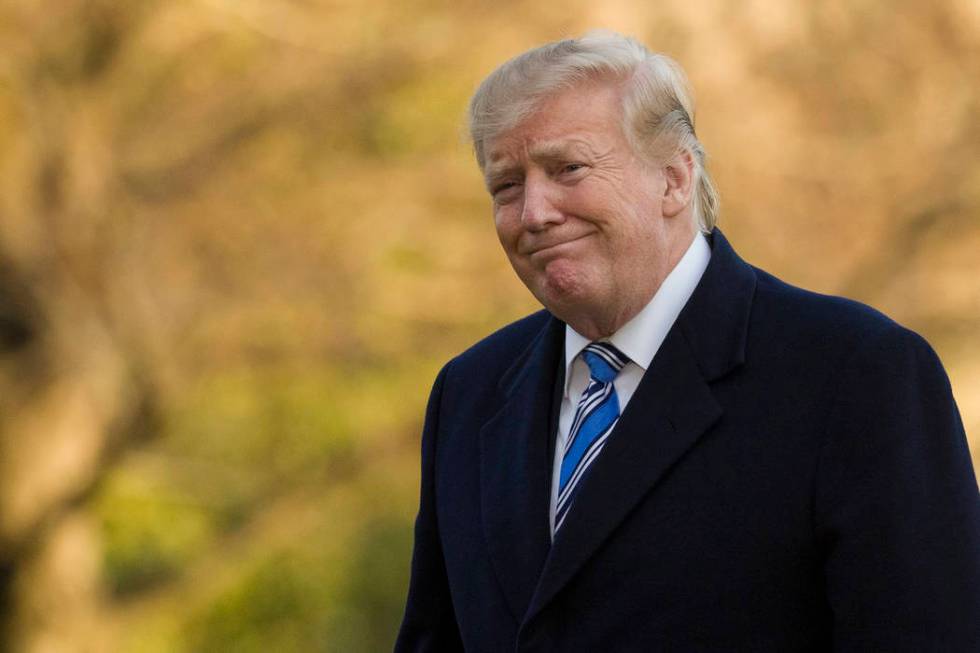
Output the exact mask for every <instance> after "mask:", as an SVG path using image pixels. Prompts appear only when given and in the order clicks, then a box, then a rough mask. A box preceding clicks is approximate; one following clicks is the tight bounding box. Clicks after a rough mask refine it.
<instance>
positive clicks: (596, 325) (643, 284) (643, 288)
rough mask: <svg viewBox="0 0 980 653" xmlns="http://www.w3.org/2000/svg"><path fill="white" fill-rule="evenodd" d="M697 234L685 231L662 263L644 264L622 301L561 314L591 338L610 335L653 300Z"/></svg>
mask: <svg viewBox="0 0 980 653" xmlns="http://www.w3.org/2000/svg"><path fill="white" fill-rule="evenodd" d="M697 234H698V231H697V230H696V229H695V230H694V231H692V232H691V233H687V234H681V235H679V237H677V238H675V239H673V241H672V243H671V246H670V248H669V249H668V250H667V252H666V256H664V257H663V258H662V259H661V260H660V262H659V264H657V265H655V266H653V267H652V268H650V267H644V268H643V269H642V270H641V275H640V276H639V279H638V283H637V284H636V285H635V286H634V287H633V288H624V289H622V290H621V291H620V292H619V293H617V295H616V298H617V299H618V300H619V301H616V302H613V303H609V304H605V305H602V306H592V307H585V308H583V309H581V310H578V311H570V312H568V313H567V314H565V315H558V317H559V318H560V319H561V320H563V321H564V322H565V323H566V324H568V325H569V326H570V327H572V328H573V329H575V331H577V332H578V333H580V334H582V335H583V336H584V337H586V338H588V339H589V340H601V339H603V338H609V337H610V336H612V335H613V334H614V333H616V332H617V331H619V330H620V329H621V328H622V327H623V325H625V324H626V323H627V322H629V321H630V320H632V319H633V318H634V317H636V315H637V314H638V313H639V312H640V311H642V310H643V307H644V306H646V305H647V304H648V303H650V301H651V300H652V299H653V297H654V295H656V294H657V291H658V290H660V287H661V286H662V285H663V282H664V280H665V279H666V278H667V276H668V275H669V274H670V273H671V272H672V271H673V270H674V268H675V267H677V264H678V263H679V262H680V260H681V259H682V258H684V254H685V253H686V252H687V250H688V248H689V247H690V246H691V243H692V242H693V240H694V238H695V237H696V236H697ZM556 315H557V314H556Z"/></svg>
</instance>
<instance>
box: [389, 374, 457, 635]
mask: <svg viewBox="0 0 980 653" xmlns="http://www.w3.org/2000/svg"><path fill="white" fill-rule="evenodd" d="M447 369H448V366H447V367H445V368H443V370H442V371H441V372H440V373H439V376H438V377H437V378H436V381H435V384H434V386H433V388H432V394H431V395H429V404H428V408H427V409H426V413H425V426H424V428H423V430H422V484H421V493H420V494H421V499H420V502H419V512H418V516H417V517H416V519H415V547H414V550H413V552H412V571H411V580H410V582H409V587H408V600H407V602H406V606H405V616H404V619H403V620H402V625H401V629H400V630H399V633H398V639H397V640H396V642H395V652H396V653H409V652H412V653H422V652H433V653H435V652H440V653H442V652H447V653H451V652H452V651H462V650H463V645H462V641H461V639H460V635H459V629H458V627H457V625H456V615H455V612H454V610H453V604H452V599H451V597H450V593H449V581H448V579H447V577H446V565H445V561H444V559H443V554H442V544H441V541H440V535H439V524H438V521H437V519H436V506H435V453H436V452H435V450H436V440H437V435H438V432H439V412H440V406H441V404H442V388H443V384H444V383H445V378H446V374H447Z"/></svg>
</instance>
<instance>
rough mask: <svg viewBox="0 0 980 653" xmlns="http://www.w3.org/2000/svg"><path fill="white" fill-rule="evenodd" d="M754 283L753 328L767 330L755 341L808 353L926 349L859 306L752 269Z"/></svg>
mask: <svg viewBox="0 0 980 653" xmlns="http://www.w3.org/2000/svg"><path fill="white" fill-rule="evenodd" d="M755 273H756V275H757V279H758V285H757V287H756V295H755V298H754V302H753V321H752V322H753V324H754V325H756V326H757V327H758V326H759V325H769V326H768V327H766V328H761V329H760V331H763V332H764V333H760V334H759V335H764V336H765V337H767V338H772V337H774V336H775V335H776V332H778V334H779V336H781V338H785V339H788V340H791V341H795V342H798V343H799V344H800V345H801V346H802V345H804V344H806V345H809V346H808V348H812V347H813V346H814V345H819V344H821V343H823V344H825V345H827V346H836V347H841V348H845V349H852V348H854V347H856V346H859V345H860V346H862V347H865V348H877V347H883V348H885V349H891V348H895V347H900V348H902V349H905V348H910V347H911V348H916V349H918V348H923V347H924V348H926V349H929V350H930V351H931V348H929V345H928V343H926V341H925V340H924V339H923V338H922V337H921V336H920V335H919V334H917V333H915V332H914V331H912V330H911V329H909V328H907V327H905V326H903V325H901V324H899V323H898V322H896V321H895V320H893V319H892V318H890V317H888V316H887V315H885V314H884V313H882V312H881V311H879V310H877V309H875V308H872V307H871V306H868V305H867V304H863V303H861V302H859V301H856V300H853V299H848V298H845V297H839V296H835V295H825V294H821V293H817V292H813V291H810V290H805V289H803V288H799V287H796V286H793V285H791V284H789V283H786V282H785V281H782V280H780V279H778V278H776V277H774V276H773V275H771V274H769V273H768V272H765V271H763V270H760V269H758V268H756V269H755Z"/></svg>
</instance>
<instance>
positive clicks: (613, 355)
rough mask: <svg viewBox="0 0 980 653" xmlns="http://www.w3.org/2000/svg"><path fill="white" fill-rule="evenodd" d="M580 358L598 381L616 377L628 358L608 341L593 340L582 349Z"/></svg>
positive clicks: (604, 381)
mask: <svg viewBox="0 0 980 653" xmlns="http://www.w3.org/2000/svg"><path fill="white" fill-rule="evenodd" d="M582 358H583V359H585V364H586V365H588V366H589V372H590V373H591V374H592V378H593V379H595V380H596V381H598V382H600V383H609V382H610V381H612V380H613V379H615V378H616V375H617V374H619V371H620V370H621V369H623V366H624V365H626V363H627V362H629V358H628V357H627V356H626V354H624V353H623V352H621V351H619V350H618V349H616V348H615V347H613V346H612V345H611V344H609V343H608V342H593V343H590V344H589V345H588V346H586V348H585V349H583V350H582Z"/></svg>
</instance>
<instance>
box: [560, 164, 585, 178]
mask: <svg viewBox="0 0 980 653" xmlns="http://www.w3.org/2000/svg"><path fill="white" fill-rule="evenodd" d="M585 167H586V165H585V164H584V163H566V164H564V165H563V166H562V167H561V168H559V170H558V174H560V175H571V174H574V173H576V172H579V171H580V170H583V169H584V168H585Z"/></svg>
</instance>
